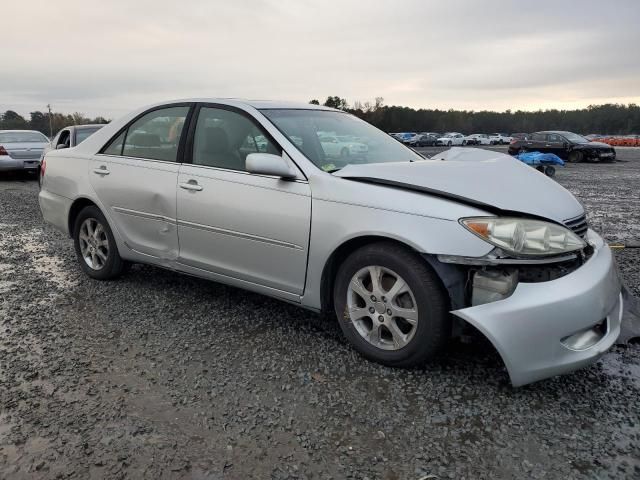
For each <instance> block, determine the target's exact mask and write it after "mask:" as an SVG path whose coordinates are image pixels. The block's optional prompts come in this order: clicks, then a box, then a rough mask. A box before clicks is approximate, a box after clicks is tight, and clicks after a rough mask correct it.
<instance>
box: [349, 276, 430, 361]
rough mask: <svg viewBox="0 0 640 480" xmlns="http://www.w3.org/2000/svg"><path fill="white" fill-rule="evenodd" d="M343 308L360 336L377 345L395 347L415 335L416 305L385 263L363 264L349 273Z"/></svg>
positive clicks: (407, 289)
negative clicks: (345, 304) (381, 264)
mask: <svg viewBox="0 0 640 480" xmlns="http://www.w3.org/2000/svg"><path fill="white" fill-rule="evenodd" d="M347 309H348V315H349V319H350V320H351V322H352V323H353V325H354V326H355V328H356V330H357V332H358V333H359V334H360V336H362V337H363V338H364V339H365V340H366V341H367V342H369V343H370V344H372V345H374V346H375V347H377V348H380V349H383V350H399V349H401V348H403V347H404V346H406V345H407V344H408V343H409V342H410V341H411V339H412V338H413V336H414V335H415V332H416V329H417V324H418V309H417V303H416V301H415V297H414V295H413V292H412V291H411V289H410V288H409V286H408V285H407V283H406V282H405V281H404V279H403V278H402V277H400V275H398V274H397V273H396V272H394V271H392V270H390V269H388V268H386V267H380V266H370V267H365V268H363V269H361V270H359V271H358V272H357V273H356V274H355V275H354V276H353V277H352V279H351V282H350V284H349V291H348V293H347Z"/></svg>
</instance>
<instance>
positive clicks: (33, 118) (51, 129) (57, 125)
mask: <svg viewBox="0 0 640 480" xmlns="http://www.w3.org/2000/svg"><path fill="white" fill-rule="evenodd" d="M49 118H51V122H49ZM89 123H109V120H107V119H106V118H104V117H96V118H88V117H85V116H84V114H82V113H79V112H75V113H71V114H64V113H53V112H52V113H51V116H49V112H39V111H35V112H31V113H30V115H29V119H28V120H27V119H26V118H24V117H23V116H22V115H20V114H18V113H16V112H14V111H13V110H7V111H6V112H4V113H2V114H0V130H37V131H39V132H42V133H44V134H45V135H47V136H51V135H55V134H56V132H58V131H59V130H60V129H62V128H64V127H68V126H70V125H87V124H89Z"/></svg>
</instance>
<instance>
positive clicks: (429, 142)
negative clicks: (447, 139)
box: [408, 134, 438, 147]
mask: <svg viewBox="0 0 640 480" xmlns="http://www.w3.org/2000/svg"><path fill="white" fill-rule="evenodd" d="M437 141H438V138H437V137H435V136H434V135H431V134H420V135H416V136H415V137H413V138H412V139H411V140H410V141H409V142H408V144H409V146H411V147H432V146H434V145H435V144H436V142H437Z"/></svg>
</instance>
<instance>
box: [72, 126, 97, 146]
mask: <svg viewBox="0 0 640 480" xmlns="http://www.w3.org/2000/svg"><path fill="white" fill-rule="evenodd" d="M101 128H102V127H92V128H78V129H77V130H76V145H80V144H81V143H82V142H84V141H85V140H86V139H87V138H89V137H90V136H91V135H93V134H94V133H96V132H97V131H98V130H100V129H101Z"/></svg>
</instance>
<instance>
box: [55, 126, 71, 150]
mask: <svg viewBox="0 0 640 480" xmlns="http://www.w3.org/2000/svg"><path fill="white" fill-rule="evenodd" d="M60 145H63V146H64V148H69V147H70V146H71V132H69V130H66V129H65V130H62V131H61V132H60V135H59V136H58V141H57V142H56V145H55V148H59V147H60Z"/></svg>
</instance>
